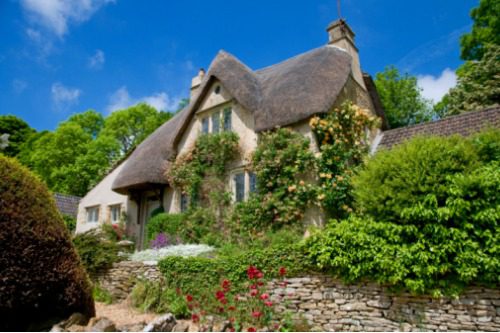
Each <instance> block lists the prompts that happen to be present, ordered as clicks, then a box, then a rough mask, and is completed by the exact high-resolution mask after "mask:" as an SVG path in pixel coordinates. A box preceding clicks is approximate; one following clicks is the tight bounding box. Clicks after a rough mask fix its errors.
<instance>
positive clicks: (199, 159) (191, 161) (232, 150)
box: [167, 132, 239, 203]
mask: <svg viewBox="0 0 500 333" xmlns="http://www.w3.org/2000/svg"><path fill="white" fill-rule="evenodd" d="M238 141H239V137H238V135H237V134H236V133H233V132H222V133H218V134H204V135H201V136H200V137H199V138H198V139H197V140H196V142H195V145H194V147H193V149H192V150H191V151H189V152H188V153H186V154H184V155H182V156H179V157H178V158H177V160H176V161H175V163H174V165H173V166H172V167H171V168H170V169H169V171H168V173H167V178H168V180H169V182H170V184H172V185H174V186H175V187H177V188H179V189H181V190H182V191H183V192H185V193H187V194H189V196H190V197H191V198H192V199H195V200H198V201H200V202H201V203H203V202H204V201H207V200H208V194H206V193H200V187H201V182H202V180H203V179H204V178H205V177H207V176H212V175H213V176H216V177H222V176H224V175H225V173H226V165H227V163H229V162H230V161H232V160H233V159H234V158H235V157H236V156H237V155H238V153H239V148H238Z"/></svg>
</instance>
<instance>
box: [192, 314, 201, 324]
mask: <svg viewBox="0 0 500 333" xmlns="http://www.w3.org/2000/svg"><path fill="white" fill-rule="evenodd" d="M191 320H192V321H193V323H197V322H199V321H200V316H198V315H197V314H196V313H193V314H192V315H191Z"/></svg>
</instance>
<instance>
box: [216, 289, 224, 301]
mask: <svg viewBox="0 0 500 333" xmlns="http://www.w3.org/2000/svg"><path fill="white" fill-rule="evenodd" d="M225 296H226V294H224V292H223V291H221V290H219V291H217V292H216V293H215V298H217V299H218V300H219V301H220V300H221V299H223V298H224V297H225Z"/></svg>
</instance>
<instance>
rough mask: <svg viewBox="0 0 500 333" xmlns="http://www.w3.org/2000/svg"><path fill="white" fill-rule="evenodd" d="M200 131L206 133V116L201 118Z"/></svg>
mask: <svg viewBox="0 0 500 333" xmlns="http://www.w3.org/2000/svg"><path fill="white" fill-rule="evenodd" d="M201 132H202V133H203V134H208V117H205V118H203V119H202V120H201Z"/></svg>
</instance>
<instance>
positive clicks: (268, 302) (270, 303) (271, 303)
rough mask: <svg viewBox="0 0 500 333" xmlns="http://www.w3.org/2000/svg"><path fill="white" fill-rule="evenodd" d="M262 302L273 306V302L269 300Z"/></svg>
mask: <svg viewBox="0 0 500 333" xmlns="http://www.w3.org/2000/svg"><path fill="white" fill-rule="evenodd" d="M264 304H265V305H266V306H269V307H271V306H273V302H270V301H267V302H264Z"/></svg>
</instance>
